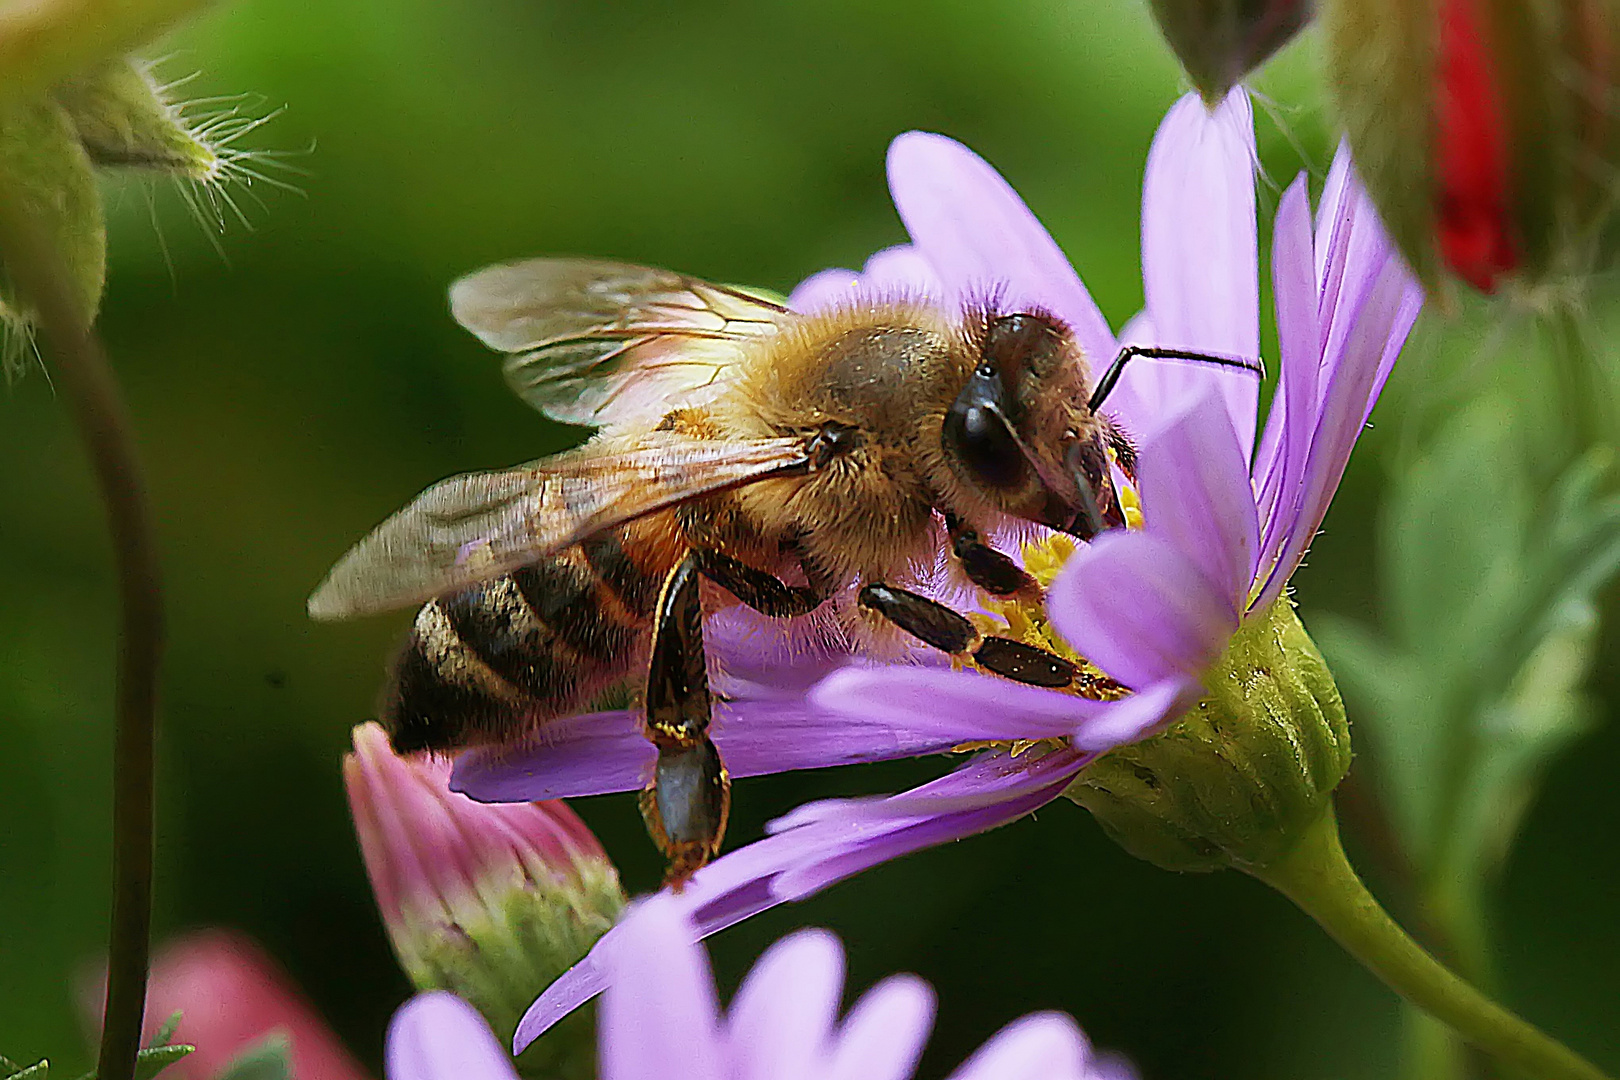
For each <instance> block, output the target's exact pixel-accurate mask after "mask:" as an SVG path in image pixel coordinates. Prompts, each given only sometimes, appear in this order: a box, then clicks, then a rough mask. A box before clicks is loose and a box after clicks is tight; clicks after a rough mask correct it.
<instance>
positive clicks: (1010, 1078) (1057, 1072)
mask: <svg viewBox="0 0 1620 1080" xmlns="http://www.w3.org/2000/svg"><path fill="white" fill-rule="evenodd" d="M1089 1053H1090V1047H1089V1045H1088V1044H1087V1042H1086V1037H1085V1035H1084V1034H1083V1033H1082V1032H1081V1031H1080V1028H1079V1027H1078V1026H1077V1025H1076V1024H1075V1022H1074V1021H1073V1020H1071V1019H1070V1018H1069V1017H1067V1016H1065V1015H1063V1014H1062V1013H1050V1012H1048V1013H1031V1014H1030V1015H1028V1016H1024V1017H1020V1018H1019V1019H1017V1020H1014V1021H1013V1022H1012V1023H1010V1024H1008V1025H1007V1026H1006V1027H1004V1028H1002V1029H1001V1030H1000V1031H999V1032H997V1033H996V1034H995V1035H994V1036H993V1037H992V1038H991V1039H990V1041H989V1042H987V1043H985V1044H984V1045H983V1046H982V1047H980V1048H979V1050H978V1051H977V1052H976V1053H975V1054H974V1055H973V1056H972V1057H971V1058H969V1059H968V1060H967V1063H966V1064H964V1065H963V1066H962V1067H961V1068H960V1069H957V1070H956V1071H955V1072H954V1073H952V1074H951V1080H1085V1077H1086V1056H1087V1055H1088V1054H1089Z"/></svg>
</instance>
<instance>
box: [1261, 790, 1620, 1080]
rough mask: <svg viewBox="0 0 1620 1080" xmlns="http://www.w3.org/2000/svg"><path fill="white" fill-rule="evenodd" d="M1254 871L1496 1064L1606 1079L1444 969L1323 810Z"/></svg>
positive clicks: (1547, 1078)
mask: <svg viewBox="0 0 1620 1080" xmlns="http://www.w3.org/2000/svg"><path fill="white" fill-rule="evenodd" d="M1254 873H1255V876H1256V877H1258V878H1260V880H1262V881H1264V882H1266V884H1268V885H1270V886H1271V887H1272V888H1274V889H1276V890H1277V891H1278V892H1280V893H1282V894H1283V895H1284V896H1286V897H1288V898H1289V899H1290V900H1292V901H1293V902H1294V903H1295V904H1298V905H1299V907H1300V909H1301V910H1303V911H1304V912H1305V913H1306V914H1307V915H1309V916H1310V917H1311V918H1313V919H1315V920H1316V921H1317V922H1318V923H1320V924H1321V926H1322V928H1323V929H1324V930H1326V931H1327V932H1328V934H1329V935H1330V936H1331V937H1332V938H1333V939H1334V940H1335V941H1337V942H1338V943H1339V944H1340V945H1342V946H1343V947H1344V949H1345V951H1346V952H1348V953H1349V954H1350V955H1351V956H1354V957H1355V958H1356V959H1357V960H1359V961H1361V963H1362V964H1363V965H1364V966H1365V967H1366V968H1367V970H1369V971H1371V972H1372V973H1373V974H1374V975H1376V976H1378V978H1379V979H1381V980H1383V982H1384V983H1385V985H1387V986H1388V987H1389V988H1390V989H1392V990H1394V991H1395V992H1396V993H1397V994H1400V995H1401V996H1402V997H1403V998H1405V999H1406V1000H1407V1001H1409V1002H1411V1003H1412V1004H1414V1005H1416V1006H1418V1007H1419V1008H1421V1009H1423V1010H1424V1011H1425V1012H1427V1013H1429V1014H1430V1015H1431V1016H1434V1017H1435V1018H1436V1019H1438V1020H1441V1021H1443V1022H1445V1023H1446V1024H1448V1025H1450V1026H1451V1027H1452V1028H1453V1029H1454V1030H1455V1031H1456V1032H1457V1033H1458V1034H1459V1035H1461V1036H1462V1037H1463V1038H1464V1039H1466V1040H1467V1041H1468V1042H1469V1043H1471V1044H1473V1045H1474V1046H1476V1047H1478V1048H1479V1049H1481V1050H1483V1051H1485V1052H1486V1053H1488V1054H1490V1055H1491V1056H1492V1057H1494V1058H1495V1059H1496V1060H1497V1061H1499V1062H1500V1063H1502V1064H1503V1065H1506V1066H1509V1067H1510V1068H1516V1069H1521V1070H1523V1071H1524V1072H1525V1074H1526V1075H1529V1076H1534V1077H1537V1078H1538V1080H1606V1078H1605V1076H1604V1074H1603V1073H1602V1072H1600V1071H1599V1070H1598V1068H1597V1067H1596V1066H1595V1065H1593V1064H1592V1063H1591V1062H1589V1061H1587V1060H1586V1059H1585V1058H1583V1057H1581V1056H1580V1055H1579V1054H1576V1053H1575V1052H1574V1051H1572V1050H1570V1049H1569V1048H1568V1047H1566V1046H1564V1045H1563V1044H1562V1043H1560V1042H1558V1041H1557V1040H1555V1039H1552V1038H1550V1037H1549V1036H1548V1035H1546V1034H1545V1033H1543V1032H1542V1031H1540V1030H1539V1029H1537V1028H1535V1027H1533V1026H1531V1025H1530V1024H1528V1023H1526V1022H1525V1021H1524V1020H1522V1019H1520V1018H1519V1017H1517V1016H1515V1015H1514V1014H1512V1013H1510V1012H1508V1011H1507V1010H1506V1009H1504V1008H1502V1006H1500V1005H1498V1004H1497V1003H1496V1002H1494V1001H1492V1000H1490V999H1489V998H1487V997H1485V996H1484V995H1483V994H1481V993H1480V992H1479V991H1478V990H1476V989H1475V988H1474V987H1472V986H1471V985H1469V984H1468V983H1466V982H1464V981H1463V980H1462V979H1460V978H1458V977H1457V976H1456V975H1454V974H1452V972H1451V971H1450V970H1449V969H1447V968H1446V967H1444V966H1442V965H1441V964H1440V963H1439V961H1437V960H1435V959H1434V957H1432V956H1430V955H1429V954H1428V953H1427V952H1425V951H1424V950H1423V948H1422V946H1420V945H1419V944H1418V943H1417V942H1415V941H1413V940H1412V939H1411V937H1410V936H1408V935H1407V933H1406V931H1404V930H1402V929H1401V928H1400V927H1399V926H1397V925H1396V924H1395V922H1394V920H1392V919H1391V918H1390V917H1389V915H1388V913H1387V912H1385V911H1384V909H1383V908H1382V907H1381V906H1379V903H1378V901H1377V900H1376V899H1374V898H1373V895H1372V894H1371V893H1370V892H1368V891H1367V887H1366V886H1365V885H1363V884H1362V882H1361V878H1359V877H1358V876H1356V872H1355V870H1354V869H1353V868H1352V867H1351V866H1350V861H1349V860H1348V859H1347V858H1345V855H1344V848H1343V847H1341V846H1340V844H1339V828H1338V823H1337V821H1336V820H1335V818H1334V816H1333V812H1332V811H1331V810H1329V811H1328V812H1327V813H1326V814H1324V815H1322V817H1321V818H1320V819H1319V820H1318V821H1317V822H1316V824H1315V825H1313V826H1311V829H1310V831H1309V832H1307V833H1306V834H1305V837H1304V839H1302V840H1301V841H1300V843H1299V844H1298V846H1296V847H1295V848H1294V849H1293V850H1292V851H1290V852H1289V853H1288V854H1286V855H1284V856H1283V857H1282V858H1281V859H1278V860H1277V861H1276V862H1275V863H1273V864H1272V865H1271V866H1269V867H1267V868H1265V869H1264V870H1260V871H1255V872H1254Z"/></svg>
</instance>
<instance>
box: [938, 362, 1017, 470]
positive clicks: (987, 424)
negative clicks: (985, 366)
mask: <svg viewBox="0 0 1620 1080" xmlns="http://www.w3.org/2000/svg"><path fill="white" fill-rule="evenodd" d="M999 390H1000V380H999V379H994V378H987V377H985V376H983V375H975V376H974V377H973V378H972V380H970V381H969V383H968V386H967V389H965V390H963V391H962V393H961V395H960V396H959V397H958V398H957V399H956V403H955V404H954V405H952V406H951V411H950V412H948V413H946V414H945V427H944V430H943V432H942V433H941V434H942V436H943V438H944V442H945V449H946V451H947V452H948V453H950V454H951V455H952V456H954V457H955V459H956V462H957V464H958V465H960V466H961V467H962V468H963V469H965V470H966V471H967V473H968V475H969V476H971V477H972V478H973V479H974V480H975V481H976V482H978V483H979V484H982V485H983V486H984V487H986V488H991V489H994V490H1007V489H1009V488H1015V487H1018V486H1019V485H1021V484H1023V483H1024V480H1025V476H1026V470H1027V469H1028V463H1027V462H1026V461H1025V460H1024V452H1023V450H1022V449H1020V447H1019V445H1018V440H1017V439H1016V438H1014V437H1013V433H1012V429H1011V428H1009V427H1008V426H1007V420H1006V417H1005V416H1003V415H1002V412H1001V409H1000V407H999V402H998V401H997V400H996V399H997V398H998V397H999V396H1000V394H999Z"/></svg>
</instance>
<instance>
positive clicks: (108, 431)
mask: <svg viewBox="0 0 1620 1080" xmlns="http://www.w3.org/2000/svg"><path fill="white" fill-rule="evenodd" d="M0 250H3V251H4V252H5V266H6V271H7V273H9V274H10V276H11V278H12V280H13V282H14V283H15V284H16V287H17V289H18V291H19V292H20V293H21V294H22V295H24V296H26V297H27V298H28V299H29V300H30V301H31V302H32V304H33V306H34V308H35V310H36V311H37V312H38V319H39V327H40V330H41V331H42V332H43V334H42V336H43V338H44V340H45V344H46V347H47V349H48V351H49V353H50V355H51V357H52V359H53V360H55V362H56V366H57V373H58V378H57V385H58V386H60V387H61V388H62V390H63V391H64V396H65V397H66V398H67V400H68V403H69V405H70V406H71V407H72V409H73V413H74V418H75V420H76V421H77V422H78V427H79V432H80V434H81V436H82V437H83V439H84V442H85V446H86V448H87V449H88V451H89V453H90V459H91V463H92V466H93V468H94V470H95V474H96V480H97V483H98V484H99V486H100V488H101V497H102V501H103V502H104V503H105V505H106V510H107V523H108V529H109V531H110V532H111V534H112V543H113V552H114V558H115V562H116V564H117V573H118V586H119V607H120V625H119V641H118V674H117V680H118V682H117V700H116V719H115V723H116V728H115V734H114V739H113V866H112V877H113V902H112V927H111V931H110V942H109V945H108V957H107V1000H106V1009H105V1012H104V1013H103V1017H104V1021H103V1027H102V1036H101V1053H100V1057H99V1063H98V1066H97V1072H98V1076H99V1078H100V1080H130V1078H131V1077H132V1076H133V1075H134V1071H135V1055H136V1053H137V1052H138V1051H139V1049H140V1038H141V1019H142V1014H143V1013H144V1012H145V1008H146V971H147V964H148V949H149V941H148V935H149V933H150V929H151V917H152V832H153V823H152V756H153V731H154V725H155V711H156V696H157V673H158V658H159V653H160V651H161V648H162V634H163V607H162V597H161V593H160V589H159V581H158V563H157V548H156V544H155V542H154V537H153V534H152V523H151V519H150V515H149V513H148V510H147V503H146V489H145V485H144V483H143V482H142V478H141V468H140V462H139V459H138V457H137V454H136V447H135V437H134V431H133V429H132V427H131V425H130V420H129V414H128V411H127V410H126V409H125V407H124V401H123V397H122V396H121V395H120V393H119V390H118V383H117V380H116V379H114V377H113V373H112V369H111V368H110V367H109V366H108V364H107V359H106V357H105V355H104V354H103V353H102V350H101V345H100V343H99V342H98V341H97V340H96V337H95V334H94V332H93V331H92V329H91V326H90V319H89V317H88V314H87V313H86V312H85V311H83V310H82V308H81V306H80V305H81V301H80V300H79V299H78V298H77V295H76V293H75V290H74V288H73V286H72V279H71V278H70V277H69V275H68V272H67V269H66V267H64V266H63V265H62V263H61V260H60V259H59V258H58V257H57V254H56V252H55V251H54V250H53V249H52V248H51V246H50V244H49V243H48V242H47V241H46V239H45V237H44V236H43V235H42V234H41V232H40V230H39V229H38V227H37V226H36V225H35V223H34V222H33V221H32V220H30V218H29V217H28V215H27V212H26V211H25V210H23V209H22V208H21V207H19V206H18V205H17V203H16V202H15V201H13V200H12V199H11V198H10V197H9V196H8V193H6V192H4V191H0Z"/></svg>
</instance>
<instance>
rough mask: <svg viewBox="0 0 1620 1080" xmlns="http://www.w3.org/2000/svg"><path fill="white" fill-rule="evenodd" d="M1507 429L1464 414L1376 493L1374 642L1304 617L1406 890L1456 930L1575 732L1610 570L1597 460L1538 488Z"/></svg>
mask: <svg viewBox="0 0 1620 1080" xmlns="http://www.w3.org/2000/svg"><path fill="white" fill-rule="evenodd" d="M1523 416H1524V410H1519V409H1515V408H1514V407H1513V403H1512V402H1509V401H1506V400H1504V399H1503V398H1502V396H1501V395H1499V394H1489V395H1486V396H1484V397H1482V398H1480V399H1478V400H1476V401H1475V402H1474V403H1473V405H1471V406H1470V407H1468V408H1466V409H1465V410H1463V411H1462V412H1461V413H1459V414H1457V415H1456V416H1454V417H1453V419H1452V420H1451V421H1450V422H1448V423H1447V424H1446V425H1445V426H1443V427H1442V428H1441V429H1440V430H1439V431H1438V432H1437V433H1436V435H1435V437H1434V439H1433V440H1432V442H1431V443H1430V445H1429V448H1428V452H1427V453H1426V454H1425V455H1424V456H1423V457H1422V458H1421V459H1420V460H1418V461H1417V462H1416V463H1415V464H1414V466H1413V467H1412V468H1411V469H1410V470H1409V471H1408V472H1407V473H1406V474H1405V475H1404V476H1403V477H1401V478H1400V479H1399V480H1398V481H1397V482H1396V483H1395V485H1394V486H1393V489H1392V492H1391V499H1390V502H1389V504H1388V507H1387V511H1386V513H1385V514H1384V516H1383V518H1382V519H1381V521H1380V542H1381V560H1380V570H1381V572H1382V574H1383V578H1384V585H1385V588H1384V597H1385V598H1384V604H1383V607H1384V610H1385V611H1386V613H1387V635H1379V634H1376V633H1374V632H1373V631H1372V630H1370V629H1368V628H1366V627H1363V626H1360V625H1358V624H1355V623H1353V622H1350V621H1348V620H1342V619H1334V618H1331V617H1329V618H1323V617H1318V618H1315V619H1313V620H1312V627H1313V629H1314V630H1316V631H1317V632H1318V641H1319V643H1320V644H1321V647H1322V649H1323V651H1324V653H1325V654H1326V655H1327V656H1328V658H1329V660H1330V662H1331V663H1332V665H1333V667H1334V669H1335V671H1336V672H1337V673H1338V674H1339V676H1340V677H1341V679H1342V686H1343V689H1344V692H1345V695H1346V697H1347V698H1348V699H1349V701H1350V703H1351V705H1352V716H1353V718H1354V720H1355V721H1356V722H1357V724H1358V725H1359V730H1360V731H1361V732H1362V733H1364V734H1365V736H1366V742H1365V744H1364V745H1366V746H1367V747H1368V748H1369V749H1370V751H1371V753H1370V754H1369V757H1371V758H1372V760H1373V763H1374V766H1375V771H1376V776H1375V779H1376V781H1377V786H1378V788H1379V790H1380V792H1381V794H1382V795H1383V796H1384V799H1385V803H1386V805H1387V807H1388V808H1389V812H1390V819H1391V823H1392V825H1393V826H1394V827H1395V830H1396V833H1397V835H1398V836H1399V838H1400V840H1401V843H1402V846H1403V848H1404V849H1405V851H1406V854H1407V856H1408V858H1410V859H1411V861H1412V863H1413V865H1414V866H1415V867H1416V868H1417V870H1418V872H1419V874H1420V876H1421V877H1422V881H1421V882H1419V885H1420V888H1422V889H1423V890H1424V892H1425V893H1426V894H1427V895H1428V896H1429V897H1430V903H1431V904H1439V905H1442V906H1445V907H1448V908H1450V909H1452V910H1453V912H1454V914H1455V915H1456V916H1457V918H1456V922H1457V924H1458V926H1459V928H1461V929H1462V930H1463V931H1465V932H1466V930H1467V925H1468V924H1470V923H1472V922H1474V921H1476V918H1475V916H1476V914H1477V911H1476V909H1477V906H1478V897H1477V895H1476V894H1477V892H1478V884H1479V883H1480V882H1481V881H1482V880H1483V878H1484V877H1485V876H1486V875H1488V874H1489V873H1491V872H1492V871H1494V870H1495V869H1496V868H1497V867H1499V866H1500V865H1501V862H1502V860H1503V859H1504V858H1505V856H1506V854H1507V851H1508V848H1509V845H1510V844H1511V841H1512V838H1513V836H1514V834H1515V833H1516V831H1517V829H1518V827H1519V824H1520V823H1521V821H1522V819H1523V816H1524V811H1525V809H1526V808H1527V807H1528V806H1529V805H1530V803H1531V800H1532V798H1533V796H1534V792H1535V782H1536V778H1537V777H1538V776H1539V775H1540V774H1541V772H1542V771H1543V770H1544V769H1545V767H1546V765H1547V763H1548V762H1550V761H1551V760H1552V758H1553V757H1554V756H1555V755H1556V754H1558V753H1559V752H1560V751H1562V750H1563V749H1564V748H1565V747H1567V746H1568V745H1569V743H1570V742H1571V740H1573V739H1574V738H1576V737H1577V736H1578V735H1579V734H1580V733H1581V732H1582V731H1583V730H1584V729H1585V726H1586V724H1587V709H1586V706H1585V703H1584V700H1583V699H1582V696H1581V692H1580V687H1581V684H1582V683H1583V682H1584V680H1585V678H1586V675H1587V672H1588V670H1589V669H1590V666H1591V658H1592V639H1593V636H1594V635H1595V633H1596V616H1595V614H1594V608H1593V606H1592V594H1593V592H1594V591H1595V590H1596V589H1597V588H1598V587H1599V586H1601V585H1602V584H1603V583H1604V582H1605V581H1607V580H1608V579H1609V578H1610V577H1611V576H1612V575H1613V574H1614V572H1615V570H1616V568H1620V500H1617V499H1616V498H1615V497H1614V496H1611V495H1608V494H1606V493H1605V485H1606V484H1608V483H1609V482H1610V481H1609V470H1608V459H1607V457H1606V456H1605V455H1603V454H1600V453H1595V454H1592V455H1589V456H1588V457H1586V458H1583V459H1581V460H1578V461H1577V462H1575V464H1574V465H1573V466H1571V467H1569V468H1568V469H1567V470H1566V471H1565V472H1564V473H1563V475H1561V476H1559V477H1557V478H1556V479H1555V480H1554V481H1553V482H1552V483H1551V484H1547V483H1545V482H1541V481H1539V480H1538V474H1537V469H1536V464H1535V463H1536V452H1537V447H1536V445H1535V440H1536V437H1537V436H1536V433H1535V432H1534V431H1532V430H1528V422H1527V421H1524V420H1523V419H1522V418H1523Z"/></svg>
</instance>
